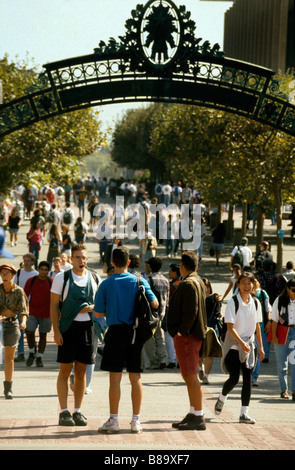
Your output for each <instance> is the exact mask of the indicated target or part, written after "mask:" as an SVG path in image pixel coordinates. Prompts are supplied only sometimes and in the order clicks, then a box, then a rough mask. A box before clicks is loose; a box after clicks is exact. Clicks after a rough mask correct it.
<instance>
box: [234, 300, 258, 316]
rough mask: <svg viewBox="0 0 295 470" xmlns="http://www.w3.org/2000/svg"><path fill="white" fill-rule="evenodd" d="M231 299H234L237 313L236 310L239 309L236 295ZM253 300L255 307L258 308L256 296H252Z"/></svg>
mask: <svg viewBox="0 0 295 470" xmlns="http://www.w3.org/2000/svg"><path fill="white" fill-rule="evenodd" d="M232 298H233V300H234V303H235V313H236V314H237V312H238V310H239V301H238V297H237V296H236V295H233V297H232ZM252 298H253V300H254V304H255V309H256V310H257V309H258V300H257V299H256V297H254V296H252Z"/></svg>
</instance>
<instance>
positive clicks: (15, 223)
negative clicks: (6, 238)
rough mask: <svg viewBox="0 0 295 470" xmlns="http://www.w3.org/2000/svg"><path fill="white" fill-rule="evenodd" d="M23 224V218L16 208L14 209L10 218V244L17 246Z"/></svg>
mask: <svg viewBox="0 0 295 470" xmlns="http://www.w3.org/2000/svg"><path fill="white" fill-rule="evenodd" d="M20 225H21V218H20V216H19V215H18V211H17V209H16V208H14V209H12V211H11V214H10V216H9V218H8V230H9V233H10V244H11V246H14V245H15V246H16V245H17V242H18V232H19V228H20Z"/></svg>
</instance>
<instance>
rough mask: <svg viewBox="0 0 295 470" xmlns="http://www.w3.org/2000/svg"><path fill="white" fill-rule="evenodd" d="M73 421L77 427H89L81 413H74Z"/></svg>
mask: <svg viewBox="0 0 295 470" xmlns="http://www.w3.org/2000/svg"><path fill="white" fill-rule="evenodd" d="M73 420H74V422H75V425H76V426H87V419H86V418H85V416H83V415H82V413H80V411H75V413H73Z"/></svg>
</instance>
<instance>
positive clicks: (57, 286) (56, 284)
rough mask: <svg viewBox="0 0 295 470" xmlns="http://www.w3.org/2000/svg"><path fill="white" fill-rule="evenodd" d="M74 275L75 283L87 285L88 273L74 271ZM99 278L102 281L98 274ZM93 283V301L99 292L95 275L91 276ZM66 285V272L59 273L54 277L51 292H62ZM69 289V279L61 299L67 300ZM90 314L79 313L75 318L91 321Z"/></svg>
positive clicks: (59, 293) (80, 285)
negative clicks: (81, 274) (80, 273)
mask: <svg viewBox="0 0 295 470" xmlns="http://www.w3.org/2000/svg"><path fill="white" fill-rule="evenodd" d="M72 276H73V281H74V283H75V284H76V285H77V286H79V287H85V286H86V284H87V279H88V273H86V274H85V276H78V275H77V274H75V273H74V272H73V271H72ZM98 279H99V284H100V282H101V278H100V277H99V276H98ZM91 284H92V289H93V302H94V298H95V295H96V292H97V287H98V286H97V284H96V282H95V280H94V279H93V276H91ZM63 285H64V272H61V273H59V274H58V275H57V276H55V278H54V279H53V283H52V287H51V292H52V293H53V294H58V295H61V294H62V289H63ZM68 291H69V280H68V281H67V282H66V285H65V289H64V293H63V298H62V299H61V300H65V299H66V298H67V295H68ZM89 320H90V316H89V315H88V314H87V315H86V314H85V313H82V314H78V315H77V316H76V318H75V321H89Z"/></svg>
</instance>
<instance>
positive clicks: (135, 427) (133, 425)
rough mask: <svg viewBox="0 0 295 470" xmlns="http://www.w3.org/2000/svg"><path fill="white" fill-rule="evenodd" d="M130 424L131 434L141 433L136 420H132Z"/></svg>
mask: <svg viewBox="0 0 295 470" xmlns="http://www.w3.org/2000/svg"><path fill="white" fill-rule="evenodd" d="M130 424H131V432H133V433H136V434H139V433H141V432H142V427H141V425H140V422H139V421H138V419H137V420H132V421H131V423H130Z"/></svg>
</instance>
